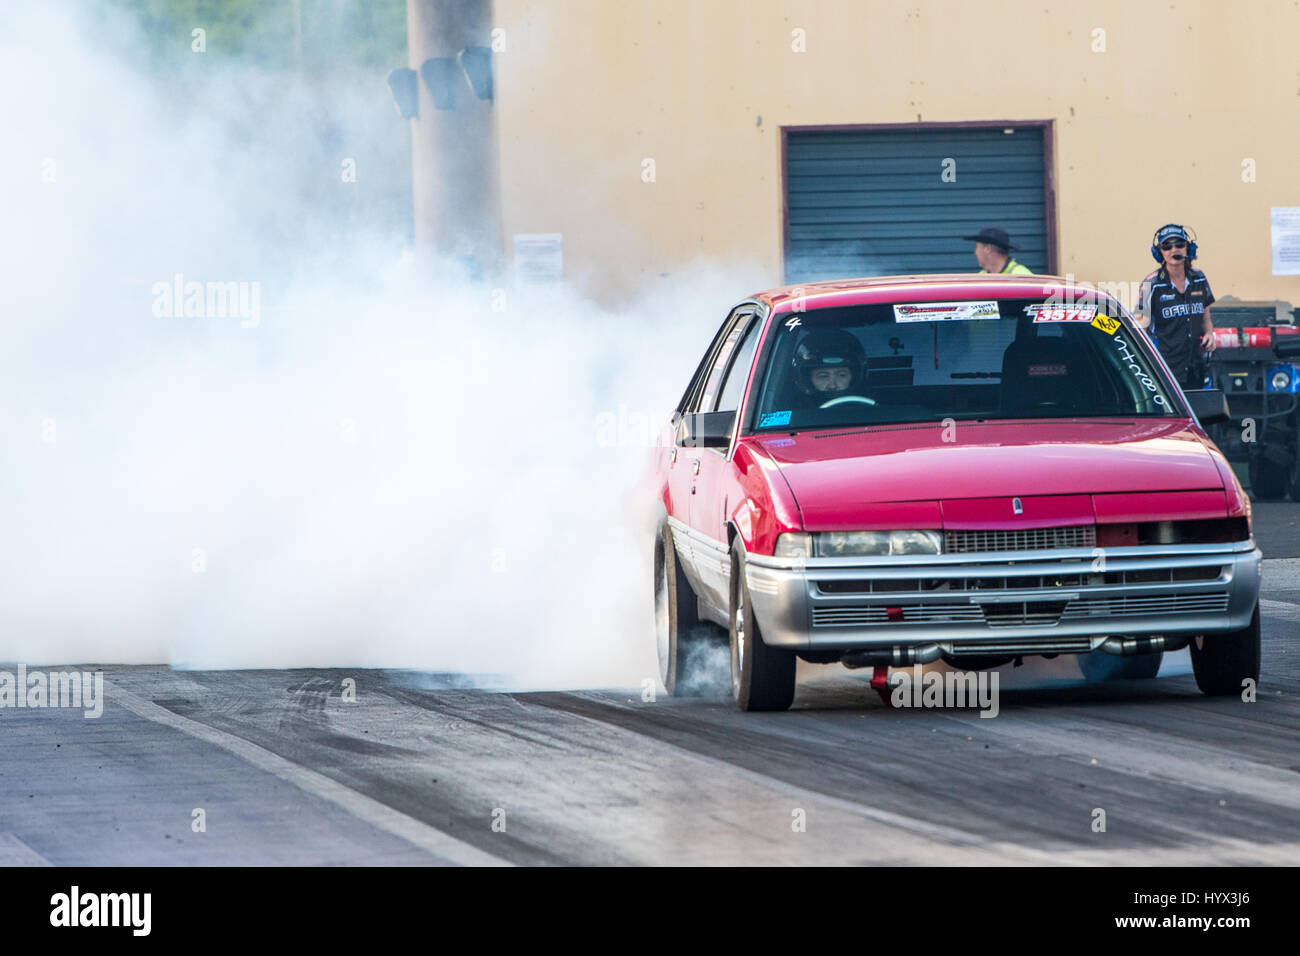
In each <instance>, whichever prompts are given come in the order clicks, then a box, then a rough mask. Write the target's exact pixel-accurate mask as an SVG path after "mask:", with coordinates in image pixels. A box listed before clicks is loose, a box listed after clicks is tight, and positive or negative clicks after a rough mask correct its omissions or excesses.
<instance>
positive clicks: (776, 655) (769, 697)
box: [729, 538, 795, 711]
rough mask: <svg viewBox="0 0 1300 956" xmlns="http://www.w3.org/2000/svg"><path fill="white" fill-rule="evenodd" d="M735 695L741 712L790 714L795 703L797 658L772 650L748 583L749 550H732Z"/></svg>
mask: <svg viewBox="0 0 1300 956" xmlns="http://www.w3.org/2000/svg"><path fill="white" fill-rule="evenodd" d="M730 590H731V601H730V614H729V617H730V619H731V628H730V632H731V693H732V696H733V697H734V698H735V700H736V706H737V707H739V708H740V709H741V710H745V711H750V710H786V709H788V708H789V706H790V704H791V703H792V702H793V701H794V685H795V655H794V652H793V651H783V650H781V649H780V648H776V647H769V646H768V645H767V644H764V643H763V635H762V633H761V632H760V631H759V629H758V620H757V618H755V617H754V607H753V604H752V602H751V601H750V599H749V585H748V584H747V583H746V582H745V549H744V547H743V546H742V545H741V543H740V539H739V538H737V539H736V541H735V543H734V544H733V545H732V546H731V586H730Z"/></svg>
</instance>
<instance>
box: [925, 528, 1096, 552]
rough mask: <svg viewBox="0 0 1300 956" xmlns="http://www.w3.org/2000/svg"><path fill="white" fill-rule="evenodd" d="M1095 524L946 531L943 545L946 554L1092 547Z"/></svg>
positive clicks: (1094, 543) (1093, 545) (1094, 542)
mask: <svg viewBox="0 0 1300 956" xmlns="http://www.w3.org/2000/svg"><path fill="white" fill-rule="evenodd" d="M1096 546H1097V527H1096V525H1090V524H1077V525H1067V526H1065V527H1063V528H1016V529H1014V530H1010V531H945V532H944V534H943V549H944V551H945V552H946V553H948V554H970V553H973V552H977V551H1046V550H1050V549H1053V548H1095V547H1096Z"/></svg>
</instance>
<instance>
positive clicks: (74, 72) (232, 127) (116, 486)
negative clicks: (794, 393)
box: [0, 4, 771, 686]
mask: <svg viewBox="0 0 1300 956" xmlns="http://www.w3.org/2000/svg"><path fill="white" fill-rule="evenodd" d="M89 9H90V8H88V7H78V6H75V5H57V6H56V5H49V7H48V8H47V7H46V5H37V4H27V5H22V7H21V8H19V9H14V8H13V7H6V8H5V9H4V10H3V11H0V89H3V90H4V91H5V92H4V96H5V100H4V106H3V115H2V116H0V121H2V122H3V124H4V128H5V130H6V144H5V147H6V148H5V150H4V153H3V160H0V161H3V162H4V164H5V166H4V168H3V169H2V170H0V174H2V175H3V181H4V182H5V184H6V187H7V189H6V192H7V196H6V203H5V208H6V211H7V213H8V215H7V216H6V219H5V221H4V225H3V233H2V238H0V256H2V261H3V262H4V264H5V270H6V286H7V288H6V292H7V300H8V306H9V307H8V308H7V309H6V311H5V315H4V330H5V342H4V347H3V349H0V382H2V384H0V419H2V420H3V429H4V434H5V460H4V462H3V464H4V469H3V479H0V481H3V490H4V495H5V500H6V502H7V503H8V505H9V508H8V518H9V520H8V521H7V522H6V524H7V529H6V534H5V536H4V539H3V542H0V575H2V576H3V580H4V587H3V590H2V591H0V660H15V661H27V662H46V663H49V662H64V661H67V662H73V661H98V662H106V663H108V662H125V663H136V662H170V663H173V664H176V665H178V666H187V667H267V666H269V667H282V666H325V665H331V666H334V665H338V666H348V665H355V666H377V667H413V668H424V669H437V670H454V671H460V672H465V673H491V674H494V675H501V676H502V677H504V678H505V679H506V680H507V681H509V682H511V683H512V684H514V685H516V686H580V685H594V684H601V683H605V684H608V683H627V684H638V683H640V681H641V680H642V679H643V678H644V677H645V676H647V675H651V674H654V673H655V672H656V666H655V662H654V659H653V646H654V644H653V637H652V635H651V634H650V626H651V612H650V585H649V582H650V569H649V539H648V529H649V525H650V522H651V502H650V496H649V495H648V494H647V493H646V491H645V490H644V489H639V488H637V487H636V483H637V481H638V480H639V479H640V478H641V476H642V474H643V472H644V470H645V467H646V465H647V458H648V454H649V452H648V448H647V440H648V441H651V442H652V441H653V439H654V436H655V433H656V432H657V430H658V427H659V425H660V424H661V419H660V416H666V414H667V412H668V410H669V409H670V408H671V406H672V405H673V404H674V403H675V402H676V400H677V398H678V397H679V393H680V389H681V386H682V384H683V383H684V382H685V381H686V379H687V377H688V376H689V374H690V371H691V368H692V367H693V364H694V361H695V359H696V357H697V356H698V355H699V353H700V351H701V350H702V348H703V345H704V343H705V342H706V341H707V339H708V336H709V335H711V334H712V332H713V330H714V329H715V328H716V325H717V323H718V322H719V321H720V320H721V318H722V317H723V315H724V314H725V311H726V308H727V306H728V305H729V304H730V302H731V300H733V299H734V298H736V297H737V296H738V294H740V293H743V292H745V291H748V290H749V289H750V288H752V287H761V286H763V285H770V284H771V281H770V278H766V277H763V276H761V275H758V274H756V273H755V272H754V271H753V270H750V271H748V272H746V273H738V272H737V271H735V270H733V271H732V272H731V273H730V274H728V275H725V276H720V275H718V274H717V272H716V270H703V269H701V270H697V272H696V273H695V274H693V275H690V276H681V277H680V278H679V279H676V280H674V283H675V284H674V285H673V286H672V288H671V289H663V288H658V287H656V288H655V289H653V290H648V291H647V294H646V295H645V296H644V297H643V299H642V300H641V301H639V302H635V303H629V304H628V305H627V306H626V307H625V308H620V309H617V310H607V309H598V308H596V307H594V306H592V305H591V304H589V303H587V302H586V301H584V300H583V299H582V298H581V297H580V296H579V295H578V294H577V293H575V292H574V291H572V290H568V289H554V290H552V291H551V292H549V293H547V294H545V295H541V294H533V293H529V292H527V290H520V289H513V288H508V289H506V290H505V292H504V309H502V308H501V306H502V299H501V297H500V293H499V292H497V291H495V290H494V289H493V288H491V287H489V286H484V285H478V284H474V283H471V282H469V281H466V280H465V279H463V278H461V277H460V276H459V274H458V273H457V272H456V270H455V269H454V268H453V267H451V266H444V267H441V268H439V269H437V270H427V269H416V268H415V267H413V266H412V265H410V264H409V263H407V264H402V263H399V262H398V256H397V251H398V250H397V248H396V246H395V245H394V243H393V242H392V241H391V236H388V235H384V236H380V235H375V234H371V233H368V232H364V231H361V230H355V229H354V230H349V231H348V232H346V233H343V232H340V231H338V230H333V231H331V230H330V229H328V228H326V227H325V226H324V225H321V223H320V222H318V219H317V216H316V210H317V208H318V206H317V205H314V204H313V202H312V201H308V200H309V199H312V196H316V197H317V198H318V194H319V190H318V191H317V193H314V194H313V193H309V192H303V191H301V190H298V189H296V181H295V180H294V178H293V176H294V175H295V171H300V170H301V168H302V165H303V159H302V157H303V156H304V155H305V156H307V157H309V160H310V161H311V162H317V163H318V164H319V175H320V177H321V181H322V182H334V183H336V184H337V185H336V186H332V187H331V188H337V190H339V191H343V190H347V189H349V188H350V186H354V185H356V184H348V183H346V182H343V181H342V180H341V179H340V177H339V175H338V171H339V164H340V160H341V159H343V158H344V157H347V156H349V155H357V151H361V150H362V147H361V146H357V147H356V151H353V152H349V150H350V146H349V143H350V142H352V141H353V140H356V141H357V142H365V141H368V138H369V137H373V136H376V135H392V133H391V124H392V123H394V122H399V121H397V120H395V118H394V117H393V116H392V114H391V108H390V107H388V106H387V104H386V103H385V102H384V99H383V98H386V97H387V91H386V90H385V89H383V83H382V76H381V75H378V74H376V75H375V76H372V77H365V78H364V79H365V80H366V81H367V82H372V83H373V86H374V87H375V89H376V90H378V91H380V93H381V97H380V98H379V99H378V100H377V99H376V97H374V96H372V95H370V93H371V92H373V91H367V92H366V93H365V94H364V95H363V94H362V93H360V92H357V91H355V90H351V91H349V90H343V91H339V90H334V89H331V90H328V91H325V90H317V89H312V88H311V87H310V86H308V85H304V84H291V85H290V86H289V88H285V85H284V83H283V81H282V80H279V79H276V78H273V77H271V76H269V75H266V74H263V73H261V72H259V71H258V70H256V69H254V68H252V67H245V66H240V65H239V64H237V63H234V64H232V63H231V62H230V61H229V60H225V61H219V60H218V59H217V58H216V57H213V58H212V60H210V61H209V63H207V64H205V66H204V70H205V71H206V72H195V71H190V72H189V73H187V75H186V78H185V83H186V86H185V93H184V96H178V95H177V94H176V92H175V90H169V84H170V82H171V78H170V77H168V76H165V75H150V74H147V73H142V72H140V69H139V66H138V64H139V63H140V62H141V61H142V58H141V57H138V56H135V55H133V50H134V46H135V45H136V44H138V42H139V36H138V32H137V28H136V27H135V26H134V25H133V24H132V23H131V22H130V21H129V20H127V19H123V18H117V17H110V16H106V15H103V14H102V12H100V13H99V14H97V15H95V16H94V17H91V16H90V15H89V14H88V13H87V11H88V10H89ZM177 42H178V43H185V44H188V38H183V37H182V38H178V40H177ZM187 98H188V99H187ZM178 100H179V101H183V102H188V103H189V106H184V105H181V106H178ZM322 115H326V116H331V117H333V118H335V120H336V122H335V124H334V125H335V128H336V133H335V139H336V140H340V141H339V142H324V141H322V138H321V134H320V132H319V123H317V124H315V125H313V123H311V122H309V118H315V119H317V120H319V118H320V117H321V116H322ZM384 128H387V129H388V130H389V131H388V132H383V129H384ZM338 130H341V131H342V132H337V131H338ZM286 157H288V158H286ZM366 174H367V167H366V165H365V163H364V162H361V163H359V164H358V178H359V179H360V178H362V177H364V176H365V175H366ZM339 195H340V196H342V195H344V193H342V192H340V193H339ZM339 201H340V202H344V201H346V200H343V199H340V200H339ZM192 285H193V287H192ZM665 285H666V283H665ZM191 293H193V295H192V296H191ZM225 293H229V294H225ZM191 299H192V303H191ZM163 300H165V307H164V304H162V303H163ZM223 303H224V304H223ZM253 303H256V313H257V314H256V316H255V317H254V316H253V315H252V311H253V310H252V304H253ZM191 304H192V306H193V307H191ZM254 318H255V321H254ZM627 410H632V412H634V413H635V414H633V415H628V414H627ZM602 416H607V418H606V419H605V420H609V419H608V417H613V418H614V419H617V420H619V421H621V422H623V427H619V428H616V429H614V430H613V432H611V434H614V435H616V436H619V437H617V438H616V439H615V440H614V441H613V442H610V441H608V440H606V441H602V440H600V422H601V421H602ZM620 416H621V418H620ZM642 422H644V423H645V427H644V428H641V427H640V423H642ZM628 423H632V424H634V425H635V426H636V427H626V426H627V425H628Z"/></svg>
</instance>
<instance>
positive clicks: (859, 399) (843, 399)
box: [818, 395, 876, 408]
mask: <svg viewBox="0 0 1300 956" xmlns="http://www.w3.org/2000/svg"><path fill="white" fill-rule="evenodd" d="M848 402H852V403H853V404H855V405H874V404H876V400H875V399H874V398H865V397H863V396H862V395H841V396H840V397H839V398H832V399H831V400H830V401H829V402H823V403H822V404H821V405H819V406H818V408H834V407H835V406H836V405H844V404H845V403H848Z"/></svg>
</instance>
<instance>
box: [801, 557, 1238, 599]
mask: <svg viewBox="0 0 1300 956" xmlns="http://www.w3.org/2000/svg"><path fill="white" fill-rule="evenodd" d="M1073 566H1074V567H1081V566H1083V567H1086V566H1087V562H1086V561H1084V562H1080V563H1078V564H1076V565H1073ZM1063 567H1066V565H1063ZM1225 573H1226V569H1225V568H1224V566H1223V565H1220V564H1214V565H1203V566H1201V567H1186V568H1149V569H1143V570H1137V571H1105V572H1100V571H1099V572H1095V573H1088V572H1084V573H1074V574H1071V573H1068V572H1066V573H1054V574H1027V575H1020V576H1012V575H987V576H982V577H971V578H962V577H956V578H834V579H825V580H821V581H818V582H817V590H819V591H820V592H822V593H823V594H909V593H911V594H915V593H922V594H923V593H927V592H933V591H1000V590H1016V591H1024V590H1031V589H1040V588H1080V587H1088V586H1090V585H1127V584H1174V583H1177V582H1179V581H1215V580H1218V579H1219V578H1221V577H1222V576H1223V575H1224V574H1225Z"/></svg>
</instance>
